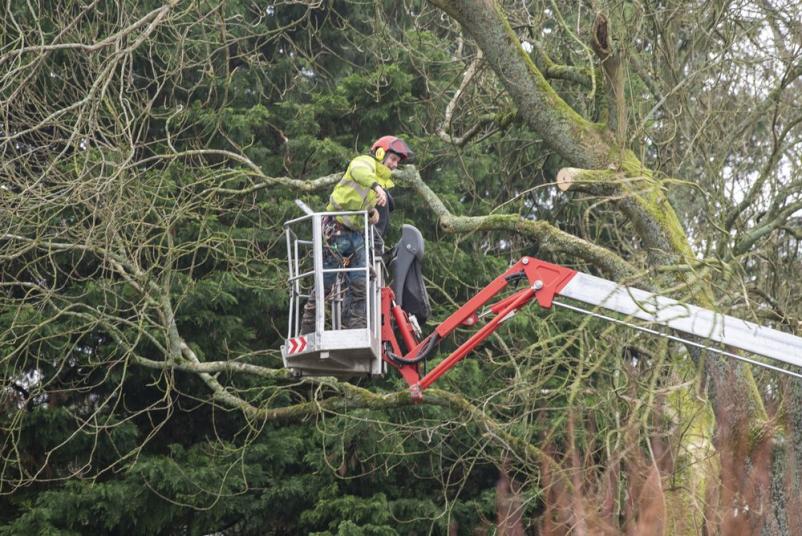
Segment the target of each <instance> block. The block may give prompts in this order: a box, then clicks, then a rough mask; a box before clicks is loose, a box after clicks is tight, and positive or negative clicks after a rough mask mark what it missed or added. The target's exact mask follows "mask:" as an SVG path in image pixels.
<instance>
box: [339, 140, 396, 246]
mask: <svg viewBox="0 0 802 536" xmlns="http://www.w3.org/2000/svg"><path fill="white" fill-rule="evenodd" d="M376 184H378V185H379V186H381V187H382V188H384V189H385V190H389V189H390V188H392V187H393V186H395V184H394V183H393V179H392V177H391V176H390V168H388V167H387V166H385V165H384V164H382V163H381V162H379V161H378V160H376V159H375V158H374V157H373V156H371V155H361V156H357V157H356V158H354V159H353V160H351V163H350V164H348V169H347V170H345V174H344V175H343V178H342V179H340V182H338V183H337V186H335V187H334V191H333V192H331V196H330V197H329V204H328V205H327V206H326V210H328V211H342V212H344V211H349V210H368V211H370V210H371V209H372V208H375V207H376V201H377V199H378V197H377V195H376V192H375V191H374V190H373V188H374V186H375V185H376ZM337 221H338V222H340V223H342V224H343V225H345V226H346V227H348V228H349V229H352V230H354V231H360V230H362V225H363V222H364V220H363V218H362V217H361V216H359V215H356V214H352V215H349V216H337Z"/></svg>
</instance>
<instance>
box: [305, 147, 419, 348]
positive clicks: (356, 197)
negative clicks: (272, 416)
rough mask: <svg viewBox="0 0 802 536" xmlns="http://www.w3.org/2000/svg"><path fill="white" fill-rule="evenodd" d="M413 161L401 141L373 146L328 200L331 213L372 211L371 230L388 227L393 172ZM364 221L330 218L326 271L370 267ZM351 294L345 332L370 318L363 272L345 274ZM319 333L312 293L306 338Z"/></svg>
mask: <svg viewBox="0 0 802 536" xmlns="http://www.w3.org/2000/svg"><path fill="white" fill-rule="evenodd" d="M411 156H412V151H411V150H410V149H409V146H408V145H407V144H406V142H404V140H402V139H401V138H397V137H395V136H382V137H381V138H379V139H378V140H376V142H375V143H374V144H373V146H371V148H370V154H369V155H360V156H357V157H356V158H354V159H353V160H351V163H350V164H348V169H346V171H345V174H344V175H343V177H342V179H340V182H338V183H337V185H336V186H335V187H334V191H333V192H332V193H331V196H330V197H329V204H328V206H326V210H327V211H333V212H346V211H352V210H367V211H368V220H369V223H370V224H371V225H377V224H379V226H380V227H382V229H381V231H382V234H383V231H384V230H385V229H386V227H387V219H388V218H389V208H390V204H391V203H392V198H391V197H390V195H389V194H388V192H387V191H388V190H389V189H390V188H392V187H393V186H394V184H393V180H392V177H391V175H390V174H391V172H392V171H393V170H394V169H396V168H397V167H398V164H399V163H401V162H403V161H404V160H406V159H408V158H410V157H411ZM363 221H364V220H363V217H362V216H360V215H356V214H354V215H349V216H337V218H328V219H327V220H326V221H325V223H324V224H323V236H324V240H325V243H324V245H323V267H324V268H342V267H345V266H348V267H350V268H357V267H364V266H365V265H366V263H367V252H366V251H365V234H364V229H363V228H362V224H363ZM335 278H336V273H331V272H330V273H326V274H324V277H323V287H324V292H325V294H326V295H328V293H329V291H330V289H331V286H332V284H333V283H334V280H335ZM345 280H346V281H345V283H346V293H345V298H344V301H343V314H342V327H343V328H346V329H349V328H364V327H365V326H366V325H367V324H366V316H367V305H366V301H365V300H366V297H367V284H366V281H365V273H364V272H363V271H354V272H345ZM314 331H315V293H314V290H313V291H312V292H311V293H310V296H309V300H308V301H307V302H306V305H305V306H304V315H303V319H302V320H301V334H307V333H312V332H314Z"/></svg>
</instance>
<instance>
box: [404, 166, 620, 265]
mask: <svg viewBox="0 0 802 536" xmlns="http://www.w3.org/2000/svg"><path fill="white" fill-rule="evenodd" d="M393 177H394V178H396V179H397V180H398V181H399V182H400V183H403V184H406V185H408V186H410V187H411V188H413V189H414V190H415V191H416V192H417V193H418V195H419V196H420V197H421V198H422V199H423V201H425V202H426V204H427V205H428V206H429V208H430V209H431V210H432V212H434V214H435V216H436V217H437V219H438V222H439V223H440V227H441V228H442V229H443V230H444V231H446V232H447V233H452V234H455V233H469V232H473V231H510V232H513V233H516V234H518V235H521V236H525V237H528V238H530V239H532V240H535V241H536V242H538V244H539V245H540V247H542V248H543V249H545V250H547V251H550V252H553V253H565V254H568V255H572V256H575V257H577V258H580V259H583V260H585V261H587V262H588V263H590V264H592V265H594V266H596V267H598V268H599V269H601V270H602V271H604V272H605V273H607V274H608V275H610V276H611V277H613V278H614V279H619V280H620V279H625V278H627V277H630V276H632V275H633V274H634V273H635V272H636V270H635V268H634V267H633V266H631V265H630V264H629V263H628V262H626V261H625V260H623V259H622V258H621V257H619V256H618V255H616V254H615V253H613V252H612V251H610V250H608V249H605V248H603V247H600V246H597V245H596V244H592V243H590V242H587V241H585V240H582V239H581V238H578V237H576V236H574V235H572V234H569V233H566V232H563V231H561V230H559V229H557V228H556V227H554V226H553V225H551V224H550V223H548V222H545V221H539V220H528V219H526V218H522V217H521V216H519V215H517V214H492V215H488V216H455V215H453V214H452V213H451V211H449V210H448V208H446V206H445V204H443V202H442V200H441V199H440V198H439V197H438V196H437V194H435V193H434V192H433V191H432V190H431V188H429V187H428V186H427V185H426V183H424V182H423V180H422V179H421V177H420V173H418V171H417V170H416V169H415V168H414V167H412V166H406V167H405V168H404V169H400V170H396V171H395V172H394V173H393Z"/></svg>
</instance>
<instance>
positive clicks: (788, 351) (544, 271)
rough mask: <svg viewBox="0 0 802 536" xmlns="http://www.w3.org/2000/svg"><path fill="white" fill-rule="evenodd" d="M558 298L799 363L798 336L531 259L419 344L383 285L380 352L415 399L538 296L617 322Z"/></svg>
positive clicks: (545, 301)
mask: <svg viewBox="0 0 802 536" xmlns="http://www.w3.org/2000/svg"><path fill="white" fill-rule="evenodd" d="M521 281H524V282H526V284H527V286H526V287H525V288H523V289H521V290H519V291H518V292H515V293H514V294H511V295H510V296H508V297H506V298H504V299H502V300H500V301H499V302H497V303H495V304H493V305H491V306H490V307H489V311H488V312H489V313H492V314H493V315H494V316H493V317H492V318H491V319H490V320H489V321H488V322H487V323H486V324H484V325H483V326H482V327H481V328H480V329H478V330H477V331H476V332H475V333H474V334H473V335H472V336H471V337H470V338H469V339H468V340H467V341H465V342H464V343H463V344H461V345H460V346H459V347H458V348H457V349H456V350H454V351H453V352H452V353H451V354H450V355H449V356H447V357H446V358H445V359H443V361H441V362H440V363H439V364H438V365H437V366H436V367H434V368H433V369H432V370H431V371H430V372H429V373H428V374H426V375H424V376H423V377H420V375H419V370H418V365H419V363H420V362H422V361H423V360H425V359H426V358H427V357H428V356H429V355H430V354H431V352H432V351H433V350H434V349H435V348H436V347H437V345H438V343H439V342H440V340H442V339H443V338H445V337H447V336H448V335H449V334H451V333H452V332H453V331H454V330H455V329H456V328H457V327H458V326H461V325H462V326H470V325H473V324H476V323H477V322H478V311H479V310H480V309H481V308H482V307H484V306H485V305H486V304H487V303H488V302H489V301H490V300H492V299H493V298H494V297H495V296H496V295H498V294H499V293H500V292H501V291H502V290H504V289H505V288H506V287H507V286H508V285H510V284H513V283H517V282H521ZM555 297H565V298H570V299H572V300H575V301H579V302H583V303H585V304H588V305H591V306H593V307H594V308H600V309H606V310H608V311H614V312H616V313H620V314H622V315H625V316H626V317H629V318H637V319H640V320H643V321H646V322H649V323H651V324H653V325H654V326H655V327H664V328H670V329H672V330H674V331H677V332H681V333H685V334H688V335H691V336H694V337H699V338H702V339H705V340H707V341H710V342H711V343H719V344H722V345H724V346H726V347H728V348H733V349H738V350H744V351H746V352H750V353H753V354H757V355H760V356H763V357H767V358H769V359H772V360H774V361H776V362H779V363H784V364H789V365H794V366H796V367H800V368H802V338H800V337H797V336H794V335H791V334H789V333H784V332H781V331H778V330H775V329H772V328H769V327H765V326H759V325H757V324H754V323H752V322H748V321H746V320H741V319H738V318H735V317H732V316H728V315H723V314H719V313H716V312H714V311H710V310H708V309H703V308H701V307H697V306H695V305H688V304H683V303H681V302H678V301H676V300H673V299H670V298H666V297H664V296H659V295H657V294H653V293H651V292H647V291H645V290H640V289H636V288H631V287H626V286H622V285H619V284H617V283H614V282H612V281H608V280H606V279H602V278H599V277H595V276H592V275H589V274H584V273H581V272H577V271H575V270H571V269H570V268H565V267H563V266H559V265H556V264H551V263H547V262H544V261H541V260H539V259H535V258H533V257H524V258H522V259H521V260H519V261H518V262H517V263H515V264H514V265H513V266H512V267H510V268H509V269H508V270H507V271H506V272H504V273H503V274H502V275H500V276H499V277H497V278H496V279H494V280H493V281H492V282H490V283H489V284H488V285H487V286H486V287H485V288H484V289H482V290H481V291H479V293H477V294H476V295H475V296H474V297H473V298H471V300H469V301H468V302H467V303H466V304H465V305H463V306H462V307H460V308H459V309H458V310H457V311H455V312H454V313H453V314H452V315H451V316H449V317H448V318H447V319H446V320H445V321H443V322H442V323H441V324H440V325H439V326H437V328H435V330H434V331H433V332H432V333H431V334H430V335H429V336H428V337H426V338H425V339H423V340H422V341H420V342H416V340H415V338H414V335H413V329H412V327H411V325H410V323H409V321H408V320H407V318H406V315H405V314H404V312H403V311H402V310H401V309H400V307H398V306H397V305H396V304H395V303H394V301H393V295H392V291H391V290H390V289H384V293H383V295H382V319H383V320H382V321H383V324H382V341H383V355H382V357H383V359H384V360H385V361H387V362H388V363H389V364H391V365H392V366H394V367H396V368H397V369H398V370H399V372H400V373H401V374H402V376H403V377H404V379H405V380H406V381H407V383H408V384H409V385H410V390H411V392H412V396H413V397H414V398H417V399H419V398H421V396H422V395H421V392H422V390H423V389H426V388H427V387H429V386H430V385H431V384H432V383H433V382H434V381H436V380H437V379H438V378H440V376H442V375H443V374H445V373H446V372H447V371H448V370H449V369H450V368H451V367H453V366H454V365H455V364H456V363H458V362H459V361H460V360H462V359H463V358H464V357H465V356H466V355H468V353H470V352H471V351H472V350H473V349H474V348H475V347H476V346H478V345H479V344H481V343H482V342H483V341H484V340H485V339H486V338H487V337H489V336H490V335H491V334H492V333H493V332H494V331H495V330H496V329H497V328H498V326H499V324H500V323H501V322H503V321H504V320H506V319H507V318H508V317H510V316H511V315H513V314H515V312H517V311H518V310H519V309H521V308H522V307H523V306H525V305H526V304H527V303H529V302H530V301H531V300H532V299H535V300H537V302H538V304H539V305H540V306H541V307H543V308H550V307H551V306H552V304H555V305H559V306H561V307H566V308H569V309H573V310H576V311H580V312H583V313H588V314H592V315H596V316H600V317H602V318H606V319H608V320H612V321H614V322H622V321H621V320H617V319H614V318H609V317H607V316H604V315H601V314H599V313H597V312H593V311H587V310H584V309H581V308H579V307H576V306H573V305H570V304H568V303H563V302H561V301H554V298H555ZM391 319H392V320H391ZM392 321H394V323H395V326H396V327H397V328H398V331H399V332H400V334H401V338H402V340H403V342H404V345H405V347H406V348H407V350H408V351H407V352H406V353H405V354H403V355H402V351H401V347H400V344H399V342H398V341H397V339H396V336H395V332H394V330H393V322H392ZM623 323H626V322H623ZM628 325H631V324H628ZM633 327H636V328H637V329H641V330H644V331H648V332H650V333H654V334H656V335H661V336H667V337H670V338H672V339H675V340H680V341H682V342H686V343H688V344H692V345H695V346H700V347H704V348H708V349H710V350H712V351H715V352H718V353H721V354H724V355H727V356H730V357H734V358H736V359H741V360H744V361H747V362H749V363H753V364H756V365H759V366H763V367H767V368H770V369H773V370H777V371H780V372H784V373H788V374H792V375H794V376H799V377H802V374H800V373H798V372H793V371H789V370H787V369H783V368H780V367H778V366H774V365H769V364H767V363H763V362H761V361H756V360H754V359H749V358H746V357H743V356H740V355H737V354H735V353H733V352H732V351H730V350H722V349H720V348H716V347H710V346H706V345H703V344H700V343H698V342H694V341H689V340H687V339H682V338H680V337H677V336H674V335H670V334H666V333H662V332H659V331H656V330H654V329H653V328H649V327H643V326H633Z"/></svg>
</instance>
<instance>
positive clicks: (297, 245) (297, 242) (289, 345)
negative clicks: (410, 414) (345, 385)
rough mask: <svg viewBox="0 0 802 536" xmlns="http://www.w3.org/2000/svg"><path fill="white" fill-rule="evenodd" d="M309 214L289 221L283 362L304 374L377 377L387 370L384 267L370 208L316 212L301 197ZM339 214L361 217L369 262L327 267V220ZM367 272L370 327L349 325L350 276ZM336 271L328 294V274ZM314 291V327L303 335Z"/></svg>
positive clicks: (367, 317)
mask: <svg viewBox="0 0 802 536" xmlns="http://www.w3.org/2000/svg"><path fill="white" fill-rule="evenodd" d="M296 203H297V204H298V206H300V207H301V209H303V210H304V212H305V213H306V214H305V215H304V216H301V217H300V218H296V219H293V220H290V221H288V222H286V223H285V224H284V229H285V234H286V239H287V259H288V265H289V278H288V283H289V294H290V300H289V321H288V333H287V339H286V341H285V343H284V345H283V346H282V347H281V355H282V358H283V359H284V366H285V367H286V368H288V369H290V370H291V371H292V372H293V373H294V374H297V375H299V376H336V377H354V376H377V375H383V374H384V373H385V372H386V364H385V362H384V361H383V360H382V357H381V310H380V307H381V303H380V299H381V288H382V287H383V286H384V277H385V270H384V264H383V262H382V259H381V255H380V254H377V252H376V247H375V246H376V236H375V231H374V228H373V226H372V225H369V224H368V215H367V212H365V211H351V212H314V211H312V210H311V209H310V208H309V207H307V206H306V205H305V204H304V203H303V202H301V201H296ZM337 216H351V217H352V218H351V219H352V220H359V221H361V229H360V231H361V232H362V233H363V238H364V247H365V258H366V261H367V262H366V265H364V266H353V265H347V266H343V267H335V268H325V267H324V262H323V259H324V248H327V247H329V244H328V243H327V239H326V237H325V236H324V222H326V221H327V220H328V219H330V218H336V217H337ZM379 253H380V252H379ZM359 271H362V272H364V276H365V287H366V299H365V305H364V306H365V308H366V310H365V318H366V322H365V324H366V325H365V327H361V328H352V329H344V328H343V326H342V320H343V303H344V299H345V295H346V293H347V292H348V289H347V288H346V287H347V285H346V284H345V281H344V280H345V277H344V276H345V274H348V273H352V274H353V273H356V272H359ZM329 273H333V274H336V279H335V282H334V284H333V285H332V286H331V289H330V291H329V292H328V293H325V292H324V276H325V275H326V274H329ZM312 289H314V298H313V299H315V300H316V303H315V330H314V332H312V333H306V334H302V333H301V323H302V322H301V320H302V317H303V311H304V305H305V304H306V301H307V300H309V299H310V295H312V293H311V290H312Z"/></svg>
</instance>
